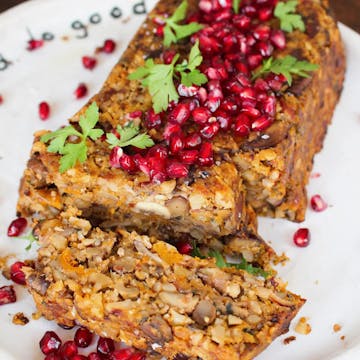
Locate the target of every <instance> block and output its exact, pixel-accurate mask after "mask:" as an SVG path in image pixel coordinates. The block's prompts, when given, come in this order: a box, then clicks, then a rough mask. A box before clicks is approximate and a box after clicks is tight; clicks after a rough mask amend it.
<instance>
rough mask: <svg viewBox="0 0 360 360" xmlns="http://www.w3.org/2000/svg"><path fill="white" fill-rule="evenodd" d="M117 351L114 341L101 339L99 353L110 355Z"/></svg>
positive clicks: (98, 347)
mask: <svg viewBox="0 0 360 360" xmlns="http://www.w3.org/2000/svg"><path fill="white" fill-rule="evenodd" d="M114 350H115V344H114V340H112V339H109V338H103V337H101V338H99V341H98V344H97V351H98V353H100V354H103V355H109V354H110V353H111V352H113V351H114Z"/></svg>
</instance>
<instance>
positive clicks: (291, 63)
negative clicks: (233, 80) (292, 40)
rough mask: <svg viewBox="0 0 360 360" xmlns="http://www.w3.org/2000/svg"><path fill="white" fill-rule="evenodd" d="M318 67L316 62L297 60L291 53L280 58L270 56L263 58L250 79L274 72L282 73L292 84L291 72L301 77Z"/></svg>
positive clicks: (307, 75)
mask: <svg viewBox="0 0 360 360" xmlns="http://www.w3.org/2000/svg"><path fill="white" fill-rule="evenodd" d="M318 68H319V65H317V64H311V63H309V62H308V61H303V60H302V61H299V60H297V59H296V58H295V57H293V56H291V55H287V56H285V57H284V58H282V59H275V60H274V59H273V58H272V57H271V58H269V59H266V60H264V62H263V64H262V67H261V68H260V69H259V70H257V71H256V72H255V73H254V74H253V77H252V79H253V80H254V79H256V78H258V77H259V76H261V75H263V74H266V73H269V72H272V73H274V74H277V75H278V74H282V75H284V76H285V77H286V79H287V81H288V84H289V85H290V86H291V84H292V76H291V74H295V75H298V76H301V77H309V76H310V75H309V74H308V72H309V71H315V70H317V69H318Z"/></svg>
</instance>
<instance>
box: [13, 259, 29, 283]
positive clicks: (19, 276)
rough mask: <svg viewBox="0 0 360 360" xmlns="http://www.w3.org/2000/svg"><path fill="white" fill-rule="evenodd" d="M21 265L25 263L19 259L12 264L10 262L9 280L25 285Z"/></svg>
mask: <svg viewBox="0 0 360 360" xmlns="http://www.w3.org/2000/svg"><path fill="white" fill-rule="evenodd" d="M23 266H26V265H25V264H24V263H23V262H21V261H17V262H15V263H14V264H12V265H11V266H10V277H11V280H12V281H13V282H14V283H16V284H19V285H25V284H26V280H25V274H24V272H23V271H22V270H21V269H22V267H23Z"/></svg>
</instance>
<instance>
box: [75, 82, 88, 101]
mask: <svg viewBox="0 0 360 360" xmlns="http://www.w3.org/2000/svg"><path fill="white" fill-rule="evenodd" d="M87 93H88V89H87V86H86V85H85V84H84V83H80V84H79V85H78V87H77V88H76V90H75V91H74V94H75V97H76V99H81V98H83V97H84V96H86V95H87Z"/></svg>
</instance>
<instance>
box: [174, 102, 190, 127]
mask: <svg viewBox="0 0 360 360" xmlns="http://www.w3.org/2000/svg"><path fill="white" fill-rule="evenodd" d="M190 114H191V113H190V107H189V104H186V103H181V104H178V105H177V106H176V107H175V108H174V109H173V110H172V111H171V112H170V114H169V117H168V120H169V121H170V122H172V123H178V124H179V125H183V124H184V123H185V122H186V121H187V120H188V119H189V118H190Z"/></svg>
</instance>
